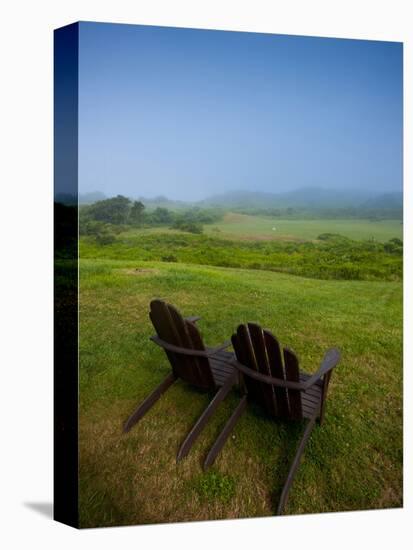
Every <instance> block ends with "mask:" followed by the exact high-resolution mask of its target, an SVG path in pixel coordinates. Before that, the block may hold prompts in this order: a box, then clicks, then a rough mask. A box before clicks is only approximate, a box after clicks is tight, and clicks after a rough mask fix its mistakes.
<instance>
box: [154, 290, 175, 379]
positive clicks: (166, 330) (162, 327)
mask: <svg viewBox="0 0 413 550" xmlns="http://www.w3.org/2000/svg"><path fill="white" fill-rule="evenodd" d="M149 317H150V319H151V321H152V324H153V326H154V327H155V330H156V332H157V334H158V336H159V338H162V340H165V341H166V342H169V343H170V344H174V345H177V346H178V345H179V341H178V339H177V337H176V333H175V331H174V329H173V324H172V322H171V319H170V315H169V311H168V308H167V306H166V304H165V302H163V301H162V300H152V302H151V304H150V312H149ZM165 353H166V355H167V357H168V359H169V362H170V363H171V366H172V370H173V372H174V373H175V375H176V376H179V365H180V358H179V357H177V356H176V355H175V354H174V353H172V352H170V351H166V350H165Z"/></svg>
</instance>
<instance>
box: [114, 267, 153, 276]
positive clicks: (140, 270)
mask: <svg viewBox="0 0 413 550" xmlns="http://www.w3.org/2000/svg"><path fill="white" fill-rule="evenodd" d="M119 271H120V272H121V273H125V274H126V275H159V269H153V268H144V267H135V268H132V269H119Z"/></svg>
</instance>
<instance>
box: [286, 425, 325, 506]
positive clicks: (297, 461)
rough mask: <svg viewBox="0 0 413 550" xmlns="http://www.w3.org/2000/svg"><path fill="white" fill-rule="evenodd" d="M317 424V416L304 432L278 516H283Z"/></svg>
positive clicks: (287, 480) (288, 477) (289, 474)
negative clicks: (305, 450)
mask: <svg viewBox="0 0 413 550" xmlns="http://www.w3.org/2000/svg"><path fill="white" fill-rule="evenodd" d="M315 423H316V416H313V418H311V420H310V421H309V422H308V424H307V426H306V428H305V430H304V434H303V436H302V438H301V441H300V444H299V445H298V448H297V452H296V453H295V457H294V460H293V462H292V464H291V467H290V471H289V472H288V476H287V479H286V481H285V484H284V487H283V490H282V493H281V498H280V501H279V503H278V508H277V515H278V516H280V515H282V513H283V510H284V507H285V505H286V504H287V500H288V493H289V491H290V488H291V485H292V482H293V480H294V476H295V474H296V472H297V470H298V466H299V465H300V461H301V457H302V455H303V452H304V448H305V446H306V444H307V441H308V440H309V438H310V435H311V432H312V431H313V428H314V426H315Z"/></svg>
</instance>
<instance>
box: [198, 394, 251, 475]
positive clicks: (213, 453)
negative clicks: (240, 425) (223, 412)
mask: <svg viewBox="0 0 413 550" xmlns="http://www.w3.org/2000/svg"><path fill="white" fill-rule="evenodd" d="M246 406H247V396H246V395H244V397H243V398H242V399H241V401H240V403H239V404H238V405H237V407H236V409H235V410H234V412H233V413H232V415H231V417H230V419H229V420H228V422H227V423H226V424H225V427H224V429H223V430H222V432H221V433H220V434H219V436H218V438H217V440H216V441H215V443H214V444H213V445H212V447H211V449H210V451H209V453H208V455H207V457H206V459H205V462H204V466H203V468H204V471H205V470H207V469H208V468H209V467H210V466H212V464H213V463H214V462H215V459H216V457H217V456H218V454H219V452H220V451H221V449H222V447H223V446H224V445H225V442H226V440H227V439H228V437H229V435H230V433H231V432H232V430H233V428H234V426H235V424H236V423H237V422H238V419H239V418H240V416H241V415H242V413H243V412H244V411H245V409H246Z"/></svg>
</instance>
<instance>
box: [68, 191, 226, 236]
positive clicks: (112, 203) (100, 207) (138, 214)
mask: <svg viewBox="0 0 413 550" xmlns="http://www.w3.org/2000/svg"><path fill="white" fill-rule="evenodd" d="M221 217H222V213H221V212H219V211H218V210H215V209H205V208H199V207H193V208H189V209H187V210H182V211H174V210H170V209H168V208H165V207H159V206H158V207H157V208H154V209H152V210H148V209H147V208H146V207H145V205H144V204H143V203H142V202H141V201H139V200H131V199H129V198H127V197H124V196H123V195H117V196H116V197H113V198H110V199H105V200H101V201H97V202H95V203H93V204H91V205H88V206H82V207H81V208H80V211H79V232H80V234H81V235H94V236H95V237H96V240H97V242H99V243H100V244H110V243H111V242H113V241H114V240H115V236H116V234H118V233H120V232H121V231H123V230H124V229H125V226H129V227H145V226H147V227H151V226H154V227H155V226H168V227H171V228H175V229H180V230H181V231H188V232H190V233H198V234H199V233H202V231H203V225H204V224H208V223H214V222H216V221H218V220H219V219H220V218H221Z"/></svg>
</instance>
